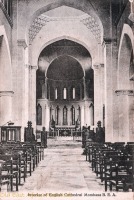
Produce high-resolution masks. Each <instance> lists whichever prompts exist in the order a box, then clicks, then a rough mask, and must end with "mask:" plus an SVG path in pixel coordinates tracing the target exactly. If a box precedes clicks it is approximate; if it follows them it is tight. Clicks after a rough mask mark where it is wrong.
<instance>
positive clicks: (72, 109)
mask: <svg viewBox="0 0 134 200" xmlns="http://www.w3.org/2000/svg"><path fill="white" fill-rule="evenodd" d="M71 116H72V125H75V108H74V107H73V106H72V108H71Z"/></svg>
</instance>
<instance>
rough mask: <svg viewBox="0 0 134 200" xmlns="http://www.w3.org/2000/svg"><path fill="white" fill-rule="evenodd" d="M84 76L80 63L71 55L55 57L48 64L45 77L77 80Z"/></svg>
mask: <svg viewBox="0 0 134 200" xmlns="http://www.w3.org/2000/svg"><path fill="white" fill-rule="evenodd" d="M83 76H84V72H83V69H82V67H81V65H80V63H79V62H78V61H77V60H76V59H74V58H73V57H71V56H68V55H63V56H60V57H58V58H56V59H55V60H54V61H53V62H52V63H51V64H50V66H49V68H48V71H47V78H49V79H53V80H77V79H82V77H83Z"/></svg>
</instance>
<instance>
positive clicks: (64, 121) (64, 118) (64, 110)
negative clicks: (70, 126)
mask: <svg viewBox="0 0 134 200" xmlns="http://www.w3.org/2000/svg"><path fill="white" fill-rule="evenodd" d="M63 125H67V107H66V106H64V108H63Z"/></svg>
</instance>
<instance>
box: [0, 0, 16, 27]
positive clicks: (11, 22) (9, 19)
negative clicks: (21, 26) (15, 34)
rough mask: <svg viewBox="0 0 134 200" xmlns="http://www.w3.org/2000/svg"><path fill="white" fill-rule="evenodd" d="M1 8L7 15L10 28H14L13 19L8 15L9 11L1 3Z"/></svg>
mask: <svg viewBox="0 0 134 200" xmlns="http://www.w3.org/2000/svg"><path fill="white" fill-rule="evenodd" d="M0 8H1V10H2V11H3V13H4V14H5V16H6V18H7V20H8V22H9V24H10V26H11V27H13V21H12V19H11V17H10V16H9V15H8V13H7V10H6V8H5V6H4V5H3V3H2V2H1V1H0Z"/></svg>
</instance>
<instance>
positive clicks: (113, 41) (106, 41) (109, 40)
mask: <svg viewBox="0 0 134 200" xmlns="http://www.w3.org/2000/svg"><path fill="white" fill-rule="evenodd" d="M111 44H117V39H116V38H103V42H102V46H103V47H105V46H107V45H111Z"/></svg>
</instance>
